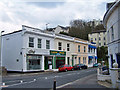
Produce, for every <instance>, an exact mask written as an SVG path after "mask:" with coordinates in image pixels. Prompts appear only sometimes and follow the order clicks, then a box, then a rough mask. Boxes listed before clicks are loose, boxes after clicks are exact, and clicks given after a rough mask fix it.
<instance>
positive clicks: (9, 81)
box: [5, 80, 21, 83]
mask: <svg viewBox="0 0 120 90" xmlns="http://www.w3.org/2000/svg"><path fill="white" fill-rule="evenodd" d="M17 81H21V80H16V81H7V82H5V83H9V82H17Z"/></svg>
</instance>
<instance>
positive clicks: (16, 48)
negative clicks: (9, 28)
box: [2, 25, 54, 72]
mask: <svg viewBox="0 0 120 90" xmlns="http://www.w3.org/2000/svg"><path fill="white" fill-rule="evenodd" d="M2 39H3V46H2V66H5V67H6V68H7V70H8V71H20V72H27V71H37V70H39V71H40V70H44V62H45V60H44V59H47V60H49V61H50V63H51V61H52V56H51V55H50V49H51V50H52V49H54V35H53V34H48V33H44V31H42V30H40V29H36V28H32V27H28V26H24V25H23V26H22V30H20V31H16V32H13V33H9V34H5V35H3V36H2Z"/></svg>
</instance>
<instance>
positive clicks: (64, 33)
mask: <svg viewBox="0 0 120 90" xmlns="http://www.w3.org/2000/svg"><path fill="white" fill-rule="evenodd" d="M60 34H63V35H68V33H66V32H60Z"/></svg>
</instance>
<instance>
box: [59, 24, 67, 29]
mask: <svg viewBox="0 0 120 90" xmlns="http://www.w3.org/2000/svg"><path fill="white" fill-rule="evenodd" d="M58 26H59V27H61V28H62V29H65V30H67V29H69V27H63V26H60V25H58Z"/></svg>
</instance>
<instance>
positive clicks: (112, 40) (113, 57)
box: [103, 0, 120, 68]
mask: <svg viewBox="0 0 120 90" xmlns="http://www.w3.org/2000/svg"><path fill="white" fill-rule="evenodd" d="M103 23H104V26H105V28H106V30H107V45H108V56H109V68H113V63H114V62H117V63H118V67H119V68H120V0H117V1H116V2H115V3H114V4H113V5H112V7H110V8H109V9H108V10H107V12H106V13H105V15H104V19H103Z"/></svg>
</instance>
